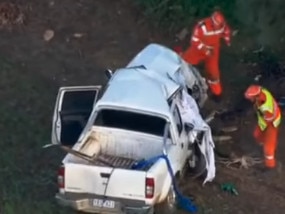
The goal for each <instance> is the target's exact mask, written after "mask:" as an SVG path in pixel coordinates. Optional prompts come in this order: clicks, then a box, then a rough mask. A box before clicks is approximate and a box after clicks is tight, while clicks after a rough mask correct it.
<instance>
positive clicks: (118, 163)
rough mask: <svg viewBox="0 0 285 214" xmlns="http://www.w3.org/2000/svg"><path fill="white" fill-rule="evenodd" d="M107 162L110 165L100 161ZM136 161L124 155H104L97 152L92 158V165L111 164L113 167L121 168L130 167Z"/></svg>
mask: <svg viewBox="0 0 285 214" xmlns="http://www.w3.org/2000/svg"><path fill="white" fill-rule="evenodd" d="M98 159H100V160H103V161H104V162H107V163H109V164H110V165H108V164H106V163H103V162H102V161H99V160H98ZM136 162H137V161H136V160H134V159H131V158H125V157H118V156H113V155H106V154H99V155H98V156H97V157H96V158H95V159H94V165H96V166H112V167H114V168H121V169H131V167H132V166H133V165H134V164H135V163H136Z"/></svg>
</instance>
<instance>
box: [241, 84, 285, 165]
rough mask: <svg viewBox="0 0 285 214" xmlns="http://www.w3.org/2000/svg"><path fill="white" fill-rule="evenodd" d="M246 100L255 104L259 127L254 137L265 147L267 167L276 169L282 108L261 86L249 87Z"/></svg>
mask: <svg viewBox="0 0 285 214" xmlns="http://www.w3.org/2000/svg"><path fill="white" fill-rule="evenodd" d="M245 98H246V99H248V100H250V101H251V102H253V103H254V107H255V110H256V114H257V121H258V125H257V126H256V128H255V131H254V134H253V135H254V137H255V139H256V140H257V142H258V143H259V144H261V145H262V146H263V152H264V158H265V159H264V162H265V166H266V167H268V168H274V167H275V166H276V160H275V151H276V147H277V140H278V139H277V138H278V129H279V125H280V122H281V111H280V108H279V106H278V104H277V102H276V101H275V99H274V97H273V96H272V94H271V93H270V92H269V91H268V90H267V89H266V88H264V87H262V86H259V85H251V86H249V87H248V88H247V90H246V92H245Z"/></svg>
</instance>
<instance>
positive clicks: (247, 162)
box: [217, 155, 263, 169]
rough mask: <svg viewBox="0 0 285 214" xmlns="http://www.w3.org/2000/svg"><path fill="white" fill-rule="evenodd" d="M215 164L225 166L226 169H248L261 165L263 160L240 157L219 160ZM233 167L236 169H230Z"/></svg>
mask: <svg viewBox="0 0 285 214" xmlns="http://www.w3.org/2000/svg"><path fill="white" fill-rule="evenodd" d="M217 162H218V163H222V164H225V165H226V167H228V168H239V169H242V168H244V169H248V168H249V167H252V166H254V165H256V164H260V163H263V160H262V159H261V158H254V157H250V156H246V155H243V156H241V157H230V158H219V159H218V160H217ZM233 165H235V166H236V167H232V166H233Z"/></svg>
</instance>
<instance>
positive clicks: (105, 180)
mask: <svg viewBox="0 0 285 214" xmlns="http://www.w3.org/2000/svg"><path fill="white" fill-rule="evenodd" d="M108 74H109V81H108V83H107V85H106V86H105V87H104V88H103V87H101V86H78V87H74V86H73V87H62V88H60V89H59V93H58V97H57V100H56V104H55V110H54V117H53V127H52V143H53V144H55V145H60V146H62V148H64V149H65V150H67V151H68V154H67V155H66V156H65V158H64V159H63V161H62V165H61V167H60V169H59V171H58V188H59V192H58V193H57V194H56V199H57V201H58V202H59V203H60V204H62V205H65V206H69V207H72V208H74V209H76V210H80V211H84V212H90V213H159V214H163V213H170V212H171V209H172V208H173V204H174V203H175V191H174V190H173V185H172V181H171V176H170V174H169V172H168V169H167V165H166V163H165V161H164V160H163V159H158V160H157V161H156V162H154V163H153V164H151V165H150V166H148V167H146V168H142V169H133V166H134V164H136V163H137V162H138V161H140V160H148V159H150V158H152V157H155V156H158V155H161V154H166V155H167V157H168V159H169V161H170V164H171V167H172V169H173V172H174V174H175V176H176V178H178V177H179V176H181V175H182V174H183V171H184V170H185V168H187V167H189V160H190V162H191V160H192V159H193V157H195V154H196V153H195V151H196V150H194V149H193V148H194V147H195V146H193V145H195V144H197V141H198V140H197V136H198V134H199V133H198V132H197V131H195V130H191V127H190V128H189V124H188V125H187V124H183V121H182V118H181V112H180V111H179V108H178V107H177V106H178V103H179V102H180V100H179V99H180V96H181V91H182V90H185V88H184V87H183V86H187V87H186V88H188V92H189V93H191V94H192V96H193V97H194V98H195V99H196V101H197V103H198V104H199V105H200V106H201V105H203V103H204V102H205V100H206V99H207V94H206V91H207V86H206V84H205V81H204V80H203V79H202V78H201V76H200V75H199V73H198V72H197V70H195V69H194V68H193V67H191V66H190V65H187V64H186V63H185V62H184V61H183V60H181V58H180V57H179V56H178V55H177V54H176V53H175V52H174V51H172V50H170V49H168V48H166V47H164V46H161V45H158V44H150V45H148V46H147V47H145V48H144V49H143V50H142V51H141V52H140V53H138V54H137V55H136V56H135V58H134V59H133V60H132V61H131V62H130V63H129V64H128V65H127V66H126V67H125V68H121V69H117V70H116V71H115V72H114V73H113V72H111V71H110V70H108ZM189 132H190V133H191V134H189ZM200 144H201V142H200ZM196 164H197V162H196ZM191 167H195V161H194V165H193V161H192V166H191Z"/></svg>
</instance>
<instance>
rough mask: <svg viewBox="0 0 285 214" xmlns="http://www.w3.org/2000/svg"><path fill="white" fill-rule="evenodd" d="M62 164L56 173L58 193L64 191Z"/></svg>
mask: <svg viewBox="0 0 285 214" xmlns="http://www.w3.org/2000/svg"><path fill="white" fill-rule="evenodd" d="M64 172H65V169H64V166H60V168H59V169H58V173H57V185H58V189H59V192H60V193H64Z"/></svg>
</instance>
